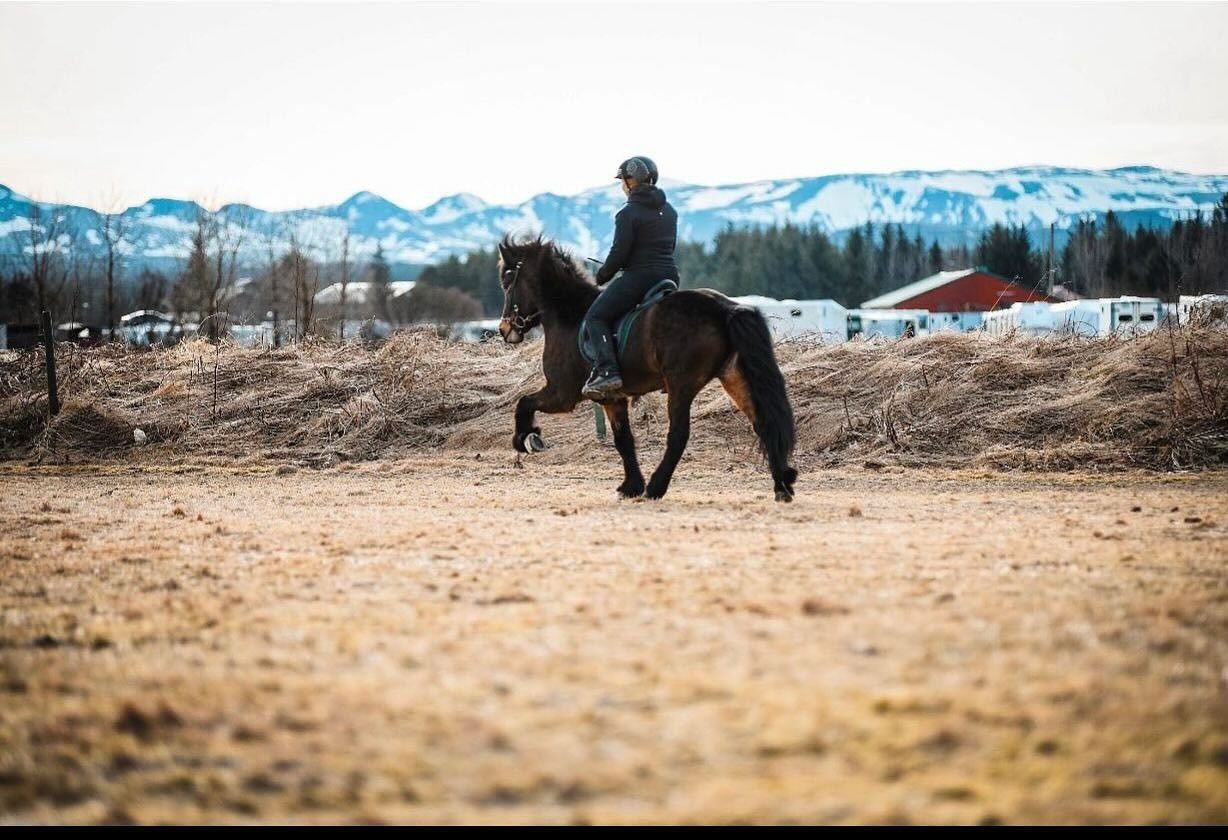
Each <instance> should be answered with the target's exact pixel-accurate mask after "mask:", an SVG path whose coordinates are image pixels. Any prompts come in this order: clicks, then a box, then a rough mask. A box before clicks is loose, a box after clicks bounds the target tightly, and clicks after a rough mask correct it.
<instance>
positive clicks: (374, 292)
mask: <svg viewBox="0 0 1228 840" xmlns="http://www.w3.org/2000/svg"><path fill="white" fill-rule="evenodd" d="M368 270H369V271H370V277H371V279H370V283H371V296H370V298H369V300H370V302H371V306H372V308H373V309H374V311H375V314H376V315H377V316H378V317H380V318H383V319H384V320H385V321H388V322H389V323H392V310H391V308H390V306H389V302H390V301H391V299H392V289H391V285H392V270H391V269H390V268H389V267H388V260H387V259H386V258H385V257H384V246H383V245H382V244H380V243H378V242H377V243H376V245H375V256H373V257H372V258H371V265H370V267H369V269H368Z"/></svg>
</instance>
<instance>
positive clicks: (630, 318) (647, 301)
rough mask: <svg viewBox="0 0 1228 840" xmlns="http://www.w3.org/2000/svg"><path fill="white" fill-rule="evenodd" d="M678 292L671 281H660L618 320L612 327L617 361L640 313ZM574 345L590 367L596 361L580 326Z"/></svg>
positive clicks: (675, 285)
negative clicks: (578, 348)
mask: <svg viewBox="0 0 1228 840" xmlns="http://www.w3.org/2000/svg"><path fill="white" fill-rule="evenodd" d="M676 291H678V284H677V283H675V282H674V281H673V280H662V281H661V282H660V283H658V284H657V285H655V286H653V287H652V288H651V289H649V290H648V294H646V295H644V299H643V300H641V301H640V302H639V305H638V306H636V307H635V309H632V310H631V311H630V312H628V313H627V314H626V315H624V316H622V317H621V318H619V319H618V323H617V324H615V325H614V349H615V351H616V352H617V353H618V358H619V361H621V360H622V357H623V348H625V347H626V346H627V336H629V335H631V326H632V325H633V324H634V323H635V319H636V318H638V317H639V315H640V313H641V312H643V311H644V310H645V309H647V308H648V307H650V306H652V305H653V304H654V303H660V302H661V301H662V300H663V299H664V298H665V296H666V295H672V294H673V293H674V292H676ZM576 344H577V345H579V347H580V355H581V356H583V357H584V358H585V359H586V360H587V361H588V363H589V364H590V365H591V364H592V363H593V362H594V361H596V357H595V356H594V355H593V353H592V351H591V350H589V348H588V345H587V344H586V343H585V341H584V327H583V325H581V327H580V331H579V332H577V333H576Z"/></svg>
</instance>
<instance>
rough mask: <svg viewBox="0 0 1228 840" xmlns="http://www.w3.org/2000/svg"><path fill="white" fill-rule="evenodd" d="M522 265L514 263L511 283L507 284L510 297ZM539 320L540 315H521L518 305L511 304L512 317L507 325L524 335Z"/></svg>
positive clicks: (521, 262) (522, 263)
mask: <svg viewBox="0 0 1228 840" xmlns="http://www.w3.org/2000/svg"><path fill="white" fill-rule="evenodd" d="M523 265H524V260H518V261H517V262H516V268H515V270H513V271H512V279H511V282H509V283H508V284H507V295H508V296H509V297H510V296H511V294H512V290H513V289H515V288H516V281H517V280H519V279H520V268H521V266H523ZM540 320H541V313H540V312H534V313H533V314H532V315H521V314H520V304H518V303H513V304H512V317H511V318H508V323H509V324H510V325H511V327H512V329H514V330H515V331H516V332H518V333H525V332H528V331H529V330H531V329H533V328H534V327H535V326H537V323H538V321H540Z"/></svg>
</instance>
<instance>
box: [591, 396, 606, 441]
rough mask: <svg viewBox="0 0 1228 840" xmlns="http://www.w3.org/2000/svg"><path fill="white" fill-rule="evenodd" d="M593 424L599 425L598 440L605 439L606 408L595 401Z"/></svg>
mask: <svg viewBox="0 0 1228 840" xmlns="http://www.w3.org/2000/svg"><path fill="white" fill-rule="evenodd" d="M593 425H594V426H596V427H597V440H605V409H603V408H602V407H601V406H600V405H598V404H597V403H593Z"/></svg>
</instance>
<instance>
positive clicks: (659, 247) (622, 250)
mask: <svg viewBox="0 0 1228 840" xmlns="http://www.w3.org/2000/svg"><path fill="white" fill-rule="evenodd" d="M677 240H678V214H677V212H675V211H674V208H673V207H671V206H670V205H669V202H668V201H666V200H665V193H664V192H662V191H661V190H660V189H659V188H657V187H655V186H652V185H651V184H636V185H635V187H634V188H632V190H631V195H629V196H628V197H627V203H626V205H624V206H623V208H622V209H621V210H619V211H618V215H616V216H615V217H614V244H613V245H612V246H611V247H610V255H609V256H608V257H606V258H605V265H603V266H601V268H600V269H599V270H598V271H597V285H601V284H603V283H606V282H608V281H609V280H610V278H611V277H613V276H614V274H615V273H616V272H617V271H619V270H620V269H622V270H623V271H626V272H628V273H630V272H636V273H639V272H641V271H642V272H645V273H651V274H652V275H654V276H656V277H657V278H659V279H661V280H664V279H665V278H667V277H668V278H670V279H671V280H677V279H678V266H676V265H675V264H674V245H675V244H676V243H677Z"/></svg>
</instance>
